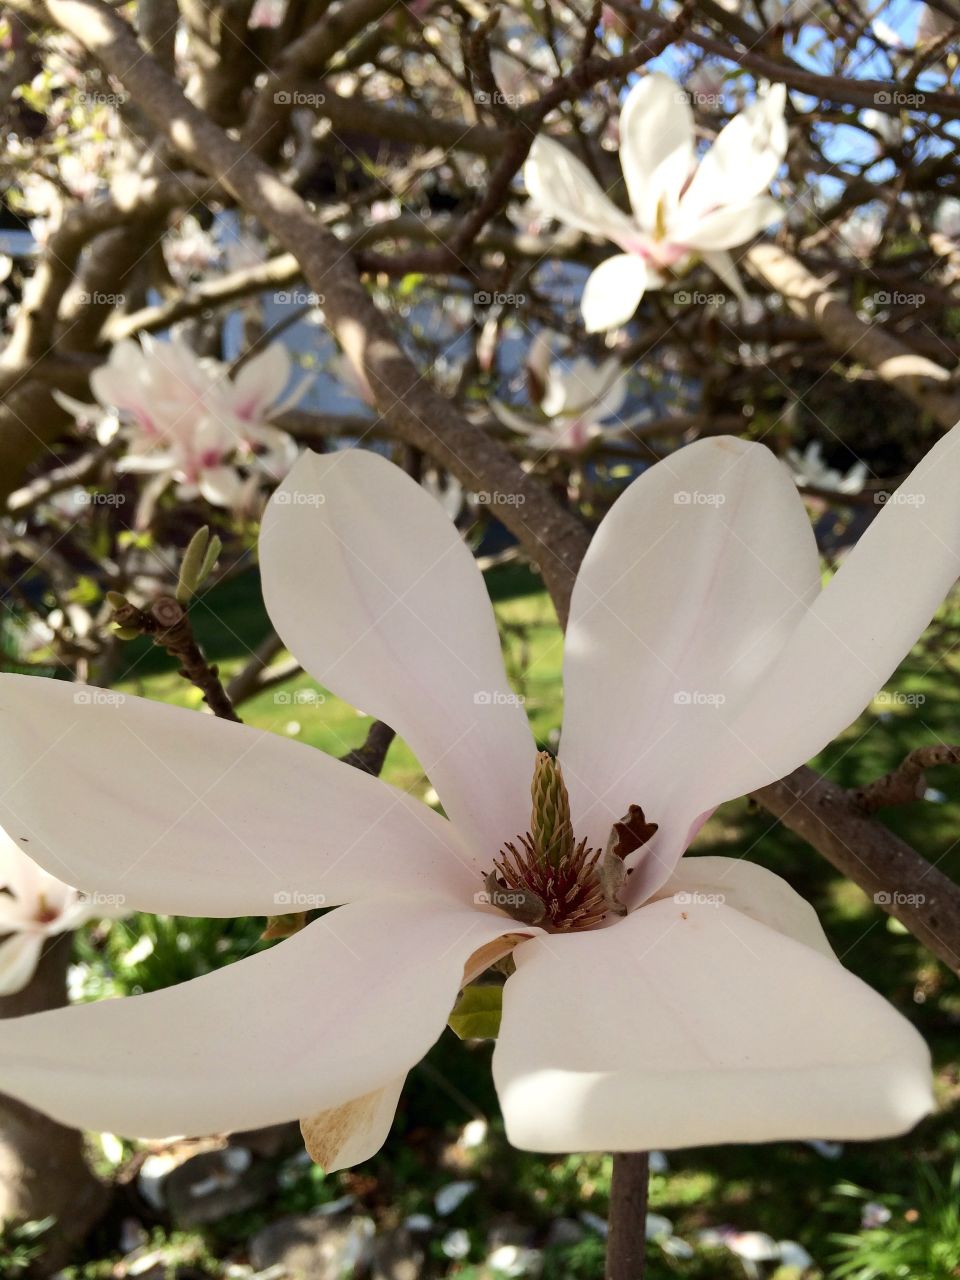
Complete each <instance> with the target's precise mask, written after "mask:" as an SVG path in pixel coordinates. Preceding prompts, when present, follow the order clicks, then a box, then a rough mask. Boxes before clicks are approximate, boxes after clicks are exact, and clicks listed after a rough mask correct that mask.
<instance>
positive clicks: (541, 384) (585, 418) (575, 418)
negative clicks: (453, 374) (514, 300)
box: [490, 331, 628, 453]
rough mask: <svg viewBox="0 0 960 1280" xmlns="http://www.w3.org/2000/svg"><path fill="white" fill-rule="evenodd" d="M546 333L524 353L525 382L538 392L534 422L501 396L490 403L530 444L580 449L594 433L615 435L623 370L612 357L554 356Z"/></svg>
mask: <svg viewBox="0 0 960 1280" xmlns="http://www.w3.org/2000/svg"><path fill="white" fill-rule="evenodd" d="M552 337H553V335H552V334H551V333H550V332H549V331H544V332H543V333H541V334H538V335H537V338H536V339H535V340H534V342H533V343H532V344H531V348H530V353H529V355H528V357H527V370H528V374H529V378H528V381H529V382H530V384H531V386H532V388H534V389H535V392H539V395H538V397H537V398H538V402H539V408H540V412H541V414H542V415H543V416H542V418H541V419H540V421H539V422H537V421H533V420H531V419H528V418H525V417H524V416H523V415H522V414H520V413H517V412H516V410H515V409H512V408H511V407H510V406H509V405H508V404H504V403H503V401H502V400H492V401H491V404H490V407H491V408H492V409H493V411H494V413H495V414H496V415H497V417H498V418H499V419H500V421H501V422H502V423H503V424H504V425H505V426H507V427H509V428H510V429H511V431H517V432H519V433H520V434H521V435H523V436H526V438H527V443H528V444H529V445H530V447H531V448H533V449H538V450H543V451H544V452H554V451H558V452H565V453H582V452H583V450H584V449H586V448H587V446H588V445H589V444H591V443H592V442H593V441H594V440H595V439H597V437H598V436H602V435H608V436H612V435H615V434H616V433H617V431H618V429H619V430H622V429H623V428H624V427H625V426H626V425H628V424H626V423H624V422H622V421H620V420H619V419H618V414H619V413H620V410H621V409H622V408H623V403H624V401H625V400H626V398H627V374H626V371H625V370H624V369H623V368H622V367H621V365H620V362H619V361H618V360H617V359H616V358H615V357H613V356H611V357H609V358H608V359H606V360H604V361H603V362H602V364H594V363H593V361H592V360H590V359H588V357H586V356H577V357H576V358H575V359H573V360H567V361H562V360H556V359H554V358H553V344H552ZM609 419H617V421H615V422H611V421H608V420H609Z"/></svg>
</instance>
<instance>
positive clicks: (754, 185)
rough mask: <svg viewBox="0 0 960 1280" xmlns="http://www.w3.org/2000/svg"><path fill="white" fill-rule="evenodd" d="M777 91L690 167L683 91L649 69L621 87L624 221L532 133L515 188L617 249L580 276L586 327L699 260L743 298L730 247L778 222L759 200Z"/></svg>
mask: <svg viewBox="0 0 960 1280" xmlns="http://www.w3.org/2000/svg"><path fill="white" fill-rule="evenodd" d="M785 103H786V87H785V86H784V85H782V84H777V85H772V86H770V87H769V88H767V89H765V90H764V91H763V92H762V93H760V94H759V96H758V98H757V100H756V102H754V103H753V104H752V105H751V106H749V107H748V108H747V109H746V110H744V111H742V112H741V113H740V114H739V115H737V116H735V117H734V119H732V120H731V121H730V123H729V124H727V125H726V126H725V127H724V128H723V129H721V131H720V133H719V134H718V135H717V138H716V141H715V142H714V143H713V145H712V146H711V148H710V149H709V151H707V153H706V154H705V155H704V156H703V158H702V159H701V160H700V161H699V163H698V162H697V158H696V151H695V133H694V123H693V114H692V112H691V110H690V106H689V103H688V100H687V95H686V93H685V92H684V91H683V90H682V89H681V87H680V86H679V85H678V84H676V83H675V82H674V81H673V80H671V79H670V78H669V77H668V76H665V75H662V74H659V73H653V74H651V75H647V76H645V77H644V78H643V79H641V80H640V81H639V82H638V83H637V84H636V85H634V87H633V88H632V89H631V90H630V92H629V94H628V95H627V97H626V100H625V101H624V104H623V109H622V110H621V112H620V128H619V134H620V164H621V166H622V169H623V179H624V182H625V183H626V187H627V192H628V193H629V196H630V204H631V207H632V211H633V216H632V218H631V217H628V216H627V215H626V214H625V213H623V212H622V211H621V210H620V209H619V208H618V207H617V205H615V204H614V203H613V201H612V200H611V199H610V197H609V196H608V195H607V194H606V193H605V192H604V190H603V189H602V188H601V187H600V186H599V185H598V184H597V181H596V179H595V178H594V177H593V175H592V174H591V173H590V171H589V170H588V169H587V168H586V166H585V165H584V164H583V163H582V162H581V161H579V160H577V159H576V158H575V157H574V156H573V155H572V154H571V153H570V151H569V150H568V149H567V148H566V147H564V146H562V145H561V144H560V143H558V142H555V141H553V139H551V138H547V137H545V136H544V135H542V134H540V135H538V137H537V139H536V141H535V142H534V144H533V147H532V148H531V151H530V159H529V160H528V161H527V164H526V166H525V168H524V181H525V182H526V185H527V190H528V191H529V193H530V196H531V198H532V199H533V201H534V202H535V204H536V206H537V208H538V209H541V210H543V211H545V212H546V213H549V214H551V215H552V216H553V217H555V218H557V219H558V220H559V221H560V222H565V223H569V224H570V225H571V226H573V227H577V228H579V229H580V230H581V231H586V232H588V233H589V234H591V235H595V236H602V237H603V238H604V239H606V240H612V241H614V243H615V244H618V245H619V246H620V248H621V249H622V250H623V253H620V254H616V255H614V257H612V258H608V259H607V260H606V261H605V262H603V263H601V265H600V266H599V267H597V268H596V269H595V270H594V271H593V273H592V274H591V276H590V278H589V279H588V281H587V283H586V286H585V288H584V292H583V299H582V302H581V309H582V311H583V318H584V322H585V324H586V327H587V331H588V332H591V333H596V332H598V331H601V330H605V329H612V328H615V327H616V326H617V325H620V324H625V323H626V321H628V320H629V319H630V317H631V316H632V315H633V313H634V312H635V311H636V309H637V306H638V305H639V302H640V299H641V298H642V297H643V294H644V292H645V291H646V290H647V289H660V288H663V287H664V285H665V284H666V283H667V282H668V281H669V280H670V279H671V278H674V277H676V276H678V275H682V274H683V272H684V271H685V270H686V269H687V267H688V266H689V264H690V262H691V260H692V258H693V257H694V256H695V255H699V256H700V257H702V258H703V260H704V262H706V263H707V265H708V266H709V267H710V268H711V269H712V270H713V271H715V272H716V274H717V275H718V276H719V277H720V279H721V280H722V281H723V283H724V284H726V285H727V287H728V288H730V289H732V290H733V292H734V293H735V294H737V295H738V296H739V297H743V296H745V295H744V293H743V288H742V285H741V284H740V281H739V277H738V274H737V269H736V266H735V265H734V261H733V258H732V257H731V256H730V252H729V251H730V250H731V249H734V248H736V247H737V246H738V245H742V244H744V243H745V242H746V241H748V240H750V239H751V238H752V237H753V236H754V235H756V233H757V232H758V231H760V230H762V229H763V228H764V227H767V226H769V225H770V224H771V223H772V222H775V221H777V220H778V219H779V218H780V217H782V210H781V208H780V206H779V205H778V204H777V203H776V201H774V200H772V199H771V198H770V197H769V196H768V195H766V194H765V193H766V191H767V188H768V187H769V186H770V183H771V182H772V181H773V179H774V177H775V176H776V173H777V170H778V169H779V168H780V165H781V163H782V161H783V157H784V154H785V152H786V149H787V126H786V122H785V120H784V115H783V113H784V106H785Z"/></svg>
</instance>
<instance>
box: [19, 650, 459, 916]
mask: <svg viewBox="0 0 960 1280" xmlns="http://www.w3.org/2000/svg"><path fill="white" fill-rule="evenodd" d="M0 769H2V777H3V786H2V788H0V825H2V826H3V828H4V829H5V830H6V831H7V832H8V833H9V834H10V835H11V836H12V837H13V839H14V841H15V842H17V843H19V842H20V838H21V837H26V841H27V842H26V843H25V844H23V847H24V848H27V849H29V850H30V856H31V857H32V858H34V859H35V860H36V861H37V862H39V863H40V865H41V866H42V867H44V868H45V869H46V870H47V871H49V872H50V873H51V875H55V876H57V877H58V878H59V879H60V880H63V881H65V882H66V883H68V884H74V885H79V886H80V887H81V888H82V889H84V890H87V891H88V892H91V891H97V892H100V893H106V894H110V895H117V894H119V895H122V896H123V897H124V898H125V900H126V901H125V902H124V903H122V904H120V905H121V906H126V907H127V909H128V910H143V911H155V912H159V913H162V914H170V915H198V916H242V915H273V914H277V913H278V912H279V913H282V912H283V911H284V909H286V910H288V911H296V910H304V909H306V908H307V907H309V906H319V905H327V906H331V905H333V904H335V903H339V902H343V901H345V900H353V899H355V898H370V897H387V896H389V895H392V894H397V893H410V894H416V893H427V894H444V895H447V896H457V897H459V898H460V899H462V900H469V895H470V894H472V893H473V891H474V888H475V885H476V880H477V875H478V872H479V866H478V865H477V866H472V865H470V864H469V858H468V856H467V855H466V854H465V853H464V851H463V849H462V848H461V846H460V844H459V842H458V841H457V839H456V836H455V833H454V832H453V830H452V828H451V826H450V824H449V823H448V822H446V821H444V819H442V818H440V817H438V815H437V814H435V813H433V812H431V811H430V810H429V809H428V808H427V806H426V805H423V804H421V803H419V802H418V801H416V800H414V799H412V798H411V797H409V796H407V795H405V794H404V793H403V792H400V791H397V790H396V789H395V788H393V787H390V786H389V785H388V784H387V783H385V782H382V781H381V780H380V779H377V778H372V777H370V776H369V775H368V774H365V773H363V772H361V771H360V770H359V769H353V768H351V767H350V766H349V765H346V764H342V763H340V761H337V760H333V759H331V758H330V757H329V756H326V755H324V754H323V752H321V751H316V750H314V749H313V748H311V747H307V746H304V745H303V744H302V743H298V742H294V741H292V740H290V739H289V738H282V737H280V736H279V735H277V734H272V733H264V732H261V731H260V730H258V729H251V728H249V727H248V726H246V725H237V724H233V723H231V722H229V721H225V720H217V719H215V718H214V717H213V716H208V715H204V714H202V713H201V712H199V711H186V710H183V709H182V708H179V707H169V706H165V705H163V704H162V703H156V702H148V701H147V700H146V699H143V698H134V697H128V696H124V695H123V694H118V693H112V692H108V691H106V690H102V689H92V688H91V689H87V688H84V687H82V686H78V685H71V684H67V683H65V682H64V681H58V680H46V679H42V678H39V677H36V676H14V675H3V676H0Z"/></svg>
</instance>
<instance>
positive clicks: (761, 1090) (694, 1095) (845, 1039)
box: [493, 899, 932, 1152]
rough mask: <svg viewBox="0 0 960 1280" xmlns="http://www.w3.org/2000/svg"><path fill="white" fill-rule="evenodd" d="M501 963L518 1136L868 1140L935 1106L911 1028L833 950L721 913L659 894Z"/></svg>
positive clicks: (611, 1146) (555, 1147)
mask: <svg viewBox="0 0 960 1280" xmlns="http://www.w3.org/2000/svg"><path fill="white" fill-rule="evenodd" d="M515 958H516V963H517V971H516V973H515V974H514V975H513V976H512V977H511V978H509V979H508V981H507V984H506V988H505V990H504V1000H503V1022H502V1025H501V1030H500V1037H499V1039H498V1041H497V1047H496V1050H495V1052H494V1059H493V1070H494V1079H495V1082H496V1086H497V1093H498V1094H499V1097H500V1103H501V1106H502V1108H503V1114H504V1119H505V1121H506V1128H507V1137H508V1138H509V1140H510V1142H511V1143H512V1144H513V1145H514V1146H516V1147H520V1148H523V1149H527V1150H532V1151H557V1152H559V1151H563V1152H568V1151H611V1150H612V1151H644V1150H649V1149H650V1148H652V1147H653V1148H659V1149H671V1148H676V1147H695V1146H705V1145H713V1144H714V1143H723V1142H769V1141H774V1140H780V1139H809V1138H836V1139H864V1138H880V1137H886V1136H889V1135H893V1134H898V1133H903V1132H905V1131H906V1130H908V1129H910V1128H911V1127H912V1126H913V1125H914V1124H915V1123H916V1122H917V1121H918V1120H919V1119H920V1118H921V1117H922V1116H924V1115H926V1114H927V1113H928V1112H929V1111H930V1110H931V1107H932V1095H931V1076H930V1055H929V1053H928V1052H927V1048H926V1046H925V1045H924V1043H923V1041H922V1039H921V1038H920V1036H919V1035H918V1034H917V1032H916V1031H915V1030H914V1028H913V1027H912V1026H911V1025H910V1023H909V1022H907V1020H906V1019H905V1018H903V1017H901V1015H900V1014H899V1013H897V1012H896V1011H895V1010H894V1009H893V1008H892V1007H891V1006H890V1005H889V1004H887V1002H886V1001H885V1000H883V999H881V997H880V996H878V995H877V994H876V992H874V991H872V990H871V989H870V988H869V987H867V986H866V985H865V984H864V983H862V982H861V981H860V980H859V979H858V978H855V977H854V976H853V974H851V973H849V972H847V970H845V969H844V968H843V967H842V966H841V965H839V964H838V963H837V962H836V961H835V960H832V959H830V958H828V957H827V956H825V955H823V954H820V953H819V952H818V951H816V950H814V949H813V948H811V947H809V946H806V945H805V944H804V943H801V942H797V941H795V940H794V939H793V938H790V937H786V936H785V935H784V934H782V933H778V932H776V931H775V930H773V929H770V928H768V927H767V926H766V925H764V924H761V923H758V922H757V921H756V920H753V919H750V918H749V917H748V916H747V915H744V914H742V913H741V912H739V911H735V910H733V909H732V908H730V907H727V906H712V905H708V904H702V903H701V904H694V903H690V904H688V905H681V904H678V903H676V902H674V901H673V900H672V899H670V900H667V901H663V902H655V903H652V904H651V905H649V906H646V907H643V908H641V909H640V910H639V911H636V912H634V913H633V914H632V915H630V916H628V917H627V919H626V920H624V921H621V922H620V923H618V924H616V925H614V926H613V927H611V928H609V929H600V930H595V931H593V932H586V933H581V934H572V935H567V936H564V937H556V936H554V937H547V938H537V939H534V940H533V941H531V942H529V943H526V944H524V946H522V947H520V948H518V950H517V951H516V953H515ZM558 993H562V998H558Z"/></svg>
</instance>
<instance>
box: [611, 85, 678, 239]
mask: <svg viewBox="0 0 960 1280" xmlns="http://www.w3.org/2000/svg"><path fill="white" fill-rule="evenodd" d="M693 159H694V151H693V114H692V112H691V111H690V104H689V102H688V100H687V95H686V94H685V93H684V91H683V90H682V89H681V88H680V86H679V85H678V84H676V83H675V82H674V81H673V80H671V79H670V77H669V76H665V75H663V74H661V73H660V72H654V74H652V75H648V76H644V77H643V79H642V80H640V81H639V83H637V84H635V85H634V87H633V88H632V89H631V90H630V92H629V93H628V94H627V98H626V101H625V102H624V104H623V110H622V111H621V112H620V163H621V165H622V166H623V176H624V178H625V179H626V183H627V191H628V192H629V193H630V203H631V205H632V206H633V211H634V214H635V215H636V218H637V221H638V222H639V224H640V226H641V227H642V228H643V229H644V230H645V231H647V232H649V233H651V234H653V233H654V232H655V231H656V229H657V214H658V206H660V204H661V202H663V212H664V213H666V214H668V215H669V213H671V212H672V210H673V209H674V208H675V206H676V204H677V201H678V200H679V198H680V192H681V191H682V190H683V186H684V183H685V182H686V181H687V178H688V177H689V176H690V170H691V169H692V168H693Z"/></svg>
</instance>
